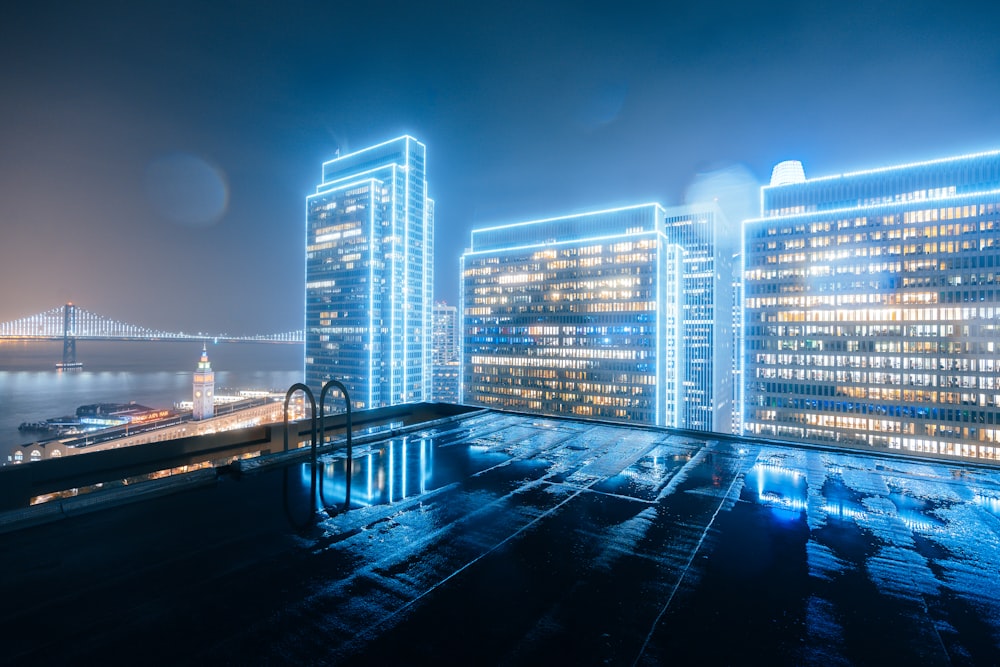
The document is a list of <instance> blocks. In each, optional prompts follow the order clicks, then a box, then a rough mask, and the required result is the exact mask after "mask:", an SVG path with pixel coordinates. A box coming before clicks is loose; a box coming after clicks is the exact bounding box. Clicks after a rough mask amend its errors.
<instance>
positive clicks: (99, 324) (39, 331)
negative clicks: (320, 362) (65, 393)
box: [0, 303, 305, 368]
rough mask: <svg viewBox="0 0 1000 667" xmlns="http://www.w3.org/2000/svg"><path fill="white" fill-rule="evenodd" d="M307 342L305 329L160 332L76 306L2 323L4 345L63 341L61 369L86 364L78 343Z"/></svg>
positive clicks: (0, 326) (50, 310) (0, 325)
mask: <svg viewBox="0 0 1000 667" xmlns="http://www.w3.org/2000/svg"><path fill="white" fill-rule="evenodd" d="M304 339H305V336H304V333H303V331H302V330H301V329H300V330H298V331H288V332H284V333H274V334H258V335H253V336H234V335H231V334H206V333H202V332H198V333H185V332H183V331H180V332H175V331H160V330H158V329H150V328H148V327H144V326H140V325H137V324H130V323H128V322H121V321H118V320H114V319H111V318H109V317H105V316H104V315H99V314H97V313H92V312H90V311H88V310H84V309H83V308H80V307H79V306H77V305H74V304H72V303H67V304H66V305H64V306H57V307H55V308H51V309H49V310H46V311H45V312H43V313H37V314H35V315H29V316H28V317H22V318H20V319H18V320H13V321H11V322H0V342H11V341H20V342H42V341H62V343H63V360H62V363H60V364H56V365H57V366H59V367H61V368H79V367H80V366H81V365H82V364H81V363H80V362H78V361H77V359H76V342H77V341H78V340H95V341H96V340H102V341H147V342H154V341H156V342H162V341H167V342H171V341H172V342H179V343H187V342H206V343H207V342H212V343H278V344H302V343H303V341H304Z"/></svg>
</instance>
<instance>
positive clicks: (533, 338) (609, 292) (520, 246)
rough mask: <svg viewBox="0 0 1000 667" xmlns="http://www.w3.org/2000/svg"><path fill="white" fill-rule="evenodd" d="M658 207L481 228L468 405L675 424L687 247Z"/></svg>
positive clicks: (468, 310)
mask: <svg viewBox="0 0 1000 667" xmlns="http://www.w3.org/2000/svg"><path fill="white" fill-rule="evenodd" d="M664 219H665V211H664V209H663V207H661V206H660V205H658V204H642V205H638V206H629V207H624V208H619V209H613V210H606V211H595V212H591V213H584V214H580V215H569V216H563V217H558V218H548V219H544V220H533V221H529V222H521V223H515V224H510V225H502V226H498V227H488V228H483V229H476V230H473V232H472V244H471V247H470V248H469V249H468V250H467V251H466V252H465V254H463V256H462V283H461V288H462V297H461V310H462V337H463V352H462V355H463V363H462V387H461V397H462V402H463V403H467V404H471V405H483V406H487V407H493V408H508V409H514V410H524V411H529V412H539V413H545V414H556V415H559V414H563V415H576V416H580V417H587V418H595V419H608V420H614V421H632V422H636V423H641V424H657V425H667V426H675V425H677V423H678V421H677V420H678V410H679V403H680V399H681V389H682V387H681V383H680V378H679V375H678V374H679V372H680V369H681V368H683V367H684V360H683V347H682V345H681V339H680V336H681V321H680V318H681V306H680V304H681V292H680V288H681V280H680V275H681V254H682V251H681V249H680V247H679V246H677V245H676V244H674V243H671V242H670V241H669V240H668V237H667V231H666V229H665V226H664Z"/></svg>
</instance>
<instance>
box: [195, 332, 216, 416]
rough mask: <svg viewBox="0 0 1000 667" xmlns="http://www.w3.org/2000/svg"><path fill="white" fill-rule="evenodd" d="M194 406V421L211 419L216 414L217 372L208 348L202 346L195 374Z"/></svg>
mask: <svg viewBox="0 0 1000 667" xmlns="http://www.w3.org/2000/svg"><path fill="white" fill-rule="evenodd" d="M192 384H193V385H194V387H193V389H192V391H193V395H194V398H193V404H192V408H191V416H192V418H193V419H209V418H211V417H212V416H213V415H214V414H215V372H214V371H213V370H212V364H211V363H209V361H208V348H207V347H205V346H204V345H202V347H201V360H199V361H198V368H197V369H196V370H195V372H194V381H193V383H192Z"/></svg>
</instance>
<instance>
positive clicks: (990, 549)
mask: <svg viewBox="0 0 1000 667" xmlns="http://www.w3.org/2000/svg"><path fill="white" fill-rule="evenodd" d="M343 469H344V460H343V458H342V456H340V455H339V454H338V455H331V456H328V457H325V458H324V459H323V466H322V490H323V494H322V495H323V498H325V501H326V502H327V503H329V504H331V505H333V504H338V503H342V502H343V495H344V475H343ZM309 480H310V467H309V465H308V464H303V463H294V464H290V465H285V466H283V467H263V466H262V467H261V468H260V469H259V470H256V471H255V470H253V469H250V470H248V471H245V472H244V473H243V474H242V475H241V476H240V477H239V478H238V479H234V478H230V477H221V478H219V479H218V481H214V482H213V483H211V484H208V485H204V486H200V487H197V488H191V489H188V490H185V491H183V492H179V493H175V494H172V495H169V496H164V497H158V498H153V499H150V500H146V501H143V502H140V503H134V504H128V505H122V506H116V507H112V508H110V509H105V510H102V511H99V512H94V513H90V514H86V515H81V516H76V517H71V518H67V519H64V520H61V521H58V522H55V523H50V524H47V525H44V526H36V527H32V528H25V529H21V530H17V531H15V532H9V533H7V534H3V535H0V544H2V546H3V548H2V553H0V572H2V578H3V579H2V581H3V586H2V588H3V595H2V597H3V603H2V610H0V627H2V628H3V631H2V632H3V639H2V644H0V662H4V663H11V664H37V663H45V664H83V663H87V664H90V663H95V662H100V663H130V664H133V663H136V662H143V663H147V664H149V663H163V664H192V663H194V664H201V663H219V664H372V665H382V664H390V663H396V664H426V663H442V662H443V663H445V664H517V665H521V664H525V665H528V664H530V665H534V664H543V663H548V664H558V665H564V664H577V665H586V664H616V665H618V664H622V665H632V664H639V665H658V664H690V663H693V662H698V663H702V664H713V665H714V664H736V665H740V664H748V665H755V664H765V663H766V664H771V665H848V664H920V665H934V664H997V663H998V662H1000V471H997V470H996V469H989V468H977V467H968V466H960V465H950V464H945V463H934V462H927V461H913V460H900V459H888V458H875V457H870V456H865V455H861V454H842V453H834V452H830V451H821V450H814V449H795V448H786V447H778V446H769V445H768V446H765V445H761V444H754V443H752V442H750V441H724V440H713V439H711V438H710V437H708V438H704V439H698V438H692V437H689V436H680V435H676V434H671V433H670V432H667V431H663V430H655V429H641V428H630V427H627V426H621V425H609V424H597V423H587V422H579V421H572V420H560V419H548V418H540V417H532V416H525V415H511V414H504V413H495V412H485V413H476V414H474V415H472V416H469V417H465V418H456V419H453V420H451V421H448V422H446V423H441V424H437V425H435V426H432V427H428V428H418V429H416V430H411V431H410V432H409V433H406V434H404V435H399V434H397V435H395V436H393V437H387V438H386V439H384V440H381V441H379V442H376V443H374V444H369V445H366V446H364V447H362V448H357V449H356V451H355V458H354V465H353V474H352V487H353V488H352V509H351V510H350V511H348V512H346V513H340V514H337V515H336V516H332V517H331V516H329V515H327V514H326V513H323V512H319V513H318V516H317V517H316V518H317V520H316V521H315V522H314V523H313V522H311V521H310V518H311V517H310V512H309V507H308V500H309V495H310V491H309ZM338 499H339V500H338ZM295 524H300V525H301V526H303V528H301V529H297V528H296V527H295ZM310 524H311V525H310Z"/></svg>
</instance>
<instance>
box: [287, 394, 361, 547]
mask: <svg viewBox="0 0 1000 667" xmlns="http://www.w3.org/2000/svg"><path fill="white" fill-rule="evenodd" d="M330 389H339V390H340V393H342V394H343V395H344V403H345V405H346V406H347V461H346V463H345V464H344V475H345V478H346V484H345V486H346V488H347V490H346V493H345V494H344V496H345V497H344V509H343V510H342V511H344V512H346V511H347V510H348V509H350V507H351V472H352V469H353V467H354V466H353V463H354V450H353V446H352V444H351V436H352V433H351V430H352V429H351V396H350V394H348V393H347V387H345V386H344V383H343V382H340V381H339V380H328V381H327V382H326V384H324V385H323V389H322V391H320V394H319V417H318V419H319V439H318V440H317V438H316V432H317V429H316V421H317V412H316V397H315V395H314V394H313V392H312V389H310V388H309V387H308V386H306V385H305V384H303V383H301V382H297V383H295V384H293V385H292V386H291V387H289V388H288V392H287V393H286V394H285V411H284V412H285V451H286V452H287V451H288V404H289V402H291V400H292V396H293V395H294V394H295V392H297V391H301V392H302V393H303V394H305V396H306V398H308V399H309V404H310V407H311V409H312V439H311V441H310V471H311V473H310V479H309V518H308V519H307V520H306V522H305V523H304V524H303V523H300V522H298V521H295V519H294V518H293V517H292V515H291V510H290V508H289V506H288V471H289V467H287V466H286V467H285V475H284V483H283V488H282V491H283V494H282V495H283V496H284V503H285V514H286V515H287V516H288V520H289V521H291V523H292V524H293V525H294V526H296V527H297V528H300V529H305V528H308V527H309V526H310V525H312V522H313V520H314V519H315V516H316V476H317V475H318V474H319V470H318V466H317V465H316V448H317V447H318V446H319V444H321V443H322V442H323V441H324V439H325V433H324V431H325V428H324V427H325V424H326V394H327V392H328V391H329V390H330ZM319 497H320V502H322V503H323V510H324V511H325V512H326V513H327V514H330V515H331V516H333V515H334V514H336V512H334V513H332V514H331V512H330V506H329V505H327V502H326V496H325V494H324V491H323V485H322V484H320V485H319Z"/></svg>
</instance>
